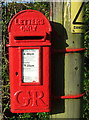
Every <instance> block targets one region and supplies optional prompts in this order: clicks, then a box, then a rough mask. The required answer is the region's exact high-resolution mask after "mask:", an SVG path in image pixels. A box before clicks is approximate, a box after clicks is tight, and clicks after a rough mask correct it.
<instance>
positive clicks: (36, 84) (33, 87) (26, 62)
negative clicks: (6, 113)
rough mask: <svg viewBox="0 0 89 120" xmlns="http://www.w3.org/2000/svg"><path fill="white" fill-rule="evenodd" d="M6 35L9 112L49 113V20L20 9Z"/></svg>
mask: <svg viewBox="0 0 89 120" xmlns="http://www.w3.org/2000/svg"><path fill="white" fill-rule="evenodd" d="M8 32H9V44H7V47H8V49H9V71H10V72H9V76H10V106H11V112H13V113H30V112H49V111H50V47H51V41H50V33H51V26H50V23H49V21H48V20H47V18H46V17H45V16H44V15H43V14H42V13H41V12H39V11H36V10H23V11H20V12H18V13H17V14H16V15H15V16H14V17H13V18H12V19H11V21H10V23H9V26H8Z"/></svg>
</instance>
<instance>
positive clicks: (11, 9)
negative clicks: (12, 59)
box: [2, 2, 49, 120]
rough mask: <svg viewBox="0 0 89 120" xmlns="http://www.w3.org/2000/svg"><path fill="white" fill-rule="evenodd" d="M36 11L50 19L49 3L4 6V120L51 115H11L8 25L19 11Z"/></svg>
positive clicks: (40, 119)
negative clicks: (7, 46)
mask: <svg viewBox="0 0 89 120" xmlns="http://www.w3.org/2000/svg"><path fill="white" fill-rule="evenodd" d="M26 9H34V10H38V11H40V12H42V13H43V14H44V15H45V16H46V17H47V18H48V17H49V3H46V2H45V3H43V2H42V3H41V2H36V3H16V2H12V3H8V4H7V5H6V4H5V3H3V4H2V38H3V40H2V50H3V51H2V63H3V64H2V79H3V96H2V102H3V120H21V119H22V120H48V118H49V117H48V114H49V113H17V114H16V113H11V112H10V90H9V89H10V82H9V70H8V50H7V48H6V44H8V42H9V40H8V24H9V22H10V20H11V18H12V17H13V16H14V15H15V14H16V13H17V12H19V11H21V10H26Z"/></svg>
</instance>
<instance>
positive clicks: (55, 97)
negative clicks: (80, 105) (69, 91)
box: [54, 93, 85, 99]
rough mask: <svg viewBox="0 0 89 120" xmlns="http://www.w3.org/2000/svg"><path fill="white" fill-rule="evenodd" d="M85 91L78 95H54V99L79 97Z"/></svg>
mask: <svg viewBox="0 0 89 120" xmlns="http://www.w3.org/2000/svg"><path fill="white" fill-rule="evenodd" d="M84 95H85V93H82V94H78V95H67V96H54V99H59V98H60V99H75V98H80V97H83V96H84Z"/></svg>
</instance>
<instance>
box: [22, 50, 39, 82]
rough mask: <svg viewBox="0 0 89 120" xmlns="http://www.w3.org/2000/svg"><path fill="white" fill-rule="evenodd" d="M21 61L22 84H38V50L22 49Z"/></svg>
mask: <svg viewBox="0 0 89 120" xmlns="http://www.w3.org/2000/svg"><path fill="white" fill-rule="evenodd" d="M22 60H23V61H22V74H23V82H24V83H32V82H39V49H24V50H23V51H22Z"/></svg>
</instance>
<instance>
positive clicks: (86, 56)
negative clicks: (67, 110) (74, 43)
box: [84, 2, 89, 119]
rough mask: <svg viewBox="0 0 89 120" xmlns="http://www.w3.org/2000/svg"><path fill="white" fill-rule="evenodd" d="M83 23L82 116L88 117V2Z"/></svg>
mask: <svg viewBox="0 0 89 120" xmlns="http://www.w3.org/2000/svg"><path fill="white" fill-rule="evenodd" d="M84 19H85V20H84V21H85V25H86V32H85V36H84V38H85V41H84V46H85V48H86V52H85V61H84V63H85V67H84V70H85V72H84V78H85V80H84V90H85V92H86V95H85V96H84V100H85V104H84V118H87V119H88V118H89V2H87V3H86V4H85V18H84Z"/></svg>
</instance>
